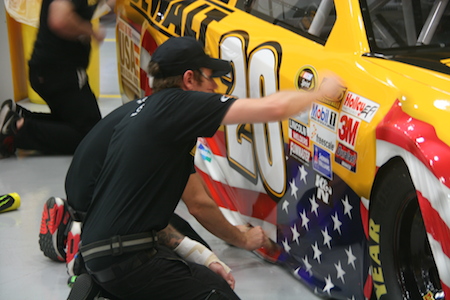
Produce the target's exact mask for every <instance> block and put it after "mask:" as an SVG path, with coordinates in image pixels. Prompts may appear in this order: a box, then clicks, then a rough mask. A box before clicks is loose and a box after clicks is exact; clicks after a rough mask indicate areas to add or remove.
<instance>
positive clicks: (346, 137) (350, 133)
mask: <svg viewBox="0 0 450 300" xmlns="http://www.w3.org/2000/svg"><path fill="white" fill-rule="evenodd" d="M360 124H361V120H359V119H358V118H355V117H352V116H351V115H348V114H346V113H341V115H340V116H339V125H338V134H337V137H338V140H339V141H340V142H342V143H344V144H345V145H347V146H348V147H350V148H352V149H354V147H355V142H356V136H357V134H358V129H359V125H360Z"/></svg>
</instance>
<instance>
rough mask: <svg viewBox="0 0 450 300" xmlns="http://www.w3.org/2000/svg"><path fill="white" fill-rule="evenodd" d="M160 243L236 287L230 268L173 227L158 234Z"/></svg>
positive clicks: (169, 226)
mask: <svg viewBox="0 0 450 300" xmlns="http://www.w3.org/2000/svg"><path fill="white" fill-rule="evenodd" d="M157 235H158V243H159V244H161V245H165V246H166V247H168V248H170V249H172V250H174V251H175V253H177V254H178V255H179V256H181V257H182V258H184V259H185V260H187V261H190V262H193V263H196V264H200V265H204V266H206V267H208V268H209V269H210V270H211V271H213V272H214V273H216V274H218V275H220V276H221V277H222V278H223V279H225V281H226V282H227V283H228V284H229V285H230V287H231V288H232V289H234V286H235V279H234V277H233V275H232V274H231V273H230V271H231V270H230V268H229V267H228V266H227V265H226V264H225V263H223V262H222V261H221V260H220V259H218V258H217V256H216V255H215V254H214V253H213V252H211V250H209V249H208V248H206V247H205V246H204V245H202V244H200V243H199V242H197V241H194V240H191V239H190V238H188V237H187V236H184V235H182V234H181V233H180V232H178V231H177V230H176V229H175V228H174V227H173V226H172V225H170V224H169V225H167V227H166V228H164V229H163V230H160V231H159V232H158V234H157Z"/></svg>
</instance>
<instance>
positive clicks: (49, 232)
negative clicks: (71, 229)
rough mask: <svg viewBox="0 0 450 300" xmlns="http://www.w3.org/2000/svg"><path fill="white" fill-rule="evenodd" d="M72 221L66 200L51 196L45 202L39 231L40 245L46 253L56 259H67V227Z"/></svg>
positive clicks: (63, 260) (62, 260)
mask: <svg viewBox="0 0 450 300" xmlns="http://www.w3.org/2000/svg"><path fill="white" fill-rule="evenodd" d="M69 221H70V214H69V211H68V210H67V205H66V201H65V200H63V199H61V198H58V197H51V198H50V199H48V200H47V201H46V202H45V204H44V211H43V212H42V220H41V229H40V232H39V246H40V248H41V250H42V252H44V255H45V256H47V257H48V258H50V259H52V260H55V261H61V262H65V261H66V253H65V251H64V250H65V247H66V240H67V234H66V229H67V225H68V224H69Z"/></svg>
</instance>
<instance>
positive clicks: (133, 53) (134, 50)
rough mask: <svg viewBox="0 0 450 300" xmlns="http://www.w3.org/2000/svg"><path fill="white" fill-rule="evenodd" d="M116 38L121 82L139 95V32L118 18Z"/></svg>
mask: <svg viewBox="0 0 450 300" xmlns="http://www.w3.org/2000/svg"><path fill="white" fill-rule="evenodd" d="M117 38H118V41H117V45H119V46H120V48H119V66H120V78H121V79H122V84H123V85H124V86H126V87H127V88H128V89H129V90H130V91H132V92H133V93H134V94H135V95H140V92H141V90H140V67H139V66H140V48H139V45H140V40H141V37H140V33H139V32H138V31H137V30H135V29H134V28H133V27H131V26H130V25H128V24H127V23H126V22H125V21H123V20H122V18H118V24H117Z"/></svg>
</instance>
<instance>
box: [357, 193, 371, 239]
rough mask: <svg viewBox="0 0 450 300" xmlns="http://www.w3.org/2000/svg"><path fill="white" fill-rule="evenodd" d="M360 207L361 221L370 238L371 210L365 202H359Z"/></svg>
mask: <svg viewBox="0 0 450 300" xmlns="http://www.w3.org/2000/svg"><path fill="white" fill-rule="evenodd" d="M359 209H360V213H361V223H362V226H363V229H364V234H365V235H366V238H367V239H369V210H368V209H367V208H366V207H365V206H364V204H363V202H362V201H360V202H359Z"/></svg>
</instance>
